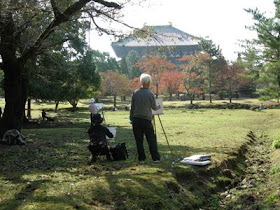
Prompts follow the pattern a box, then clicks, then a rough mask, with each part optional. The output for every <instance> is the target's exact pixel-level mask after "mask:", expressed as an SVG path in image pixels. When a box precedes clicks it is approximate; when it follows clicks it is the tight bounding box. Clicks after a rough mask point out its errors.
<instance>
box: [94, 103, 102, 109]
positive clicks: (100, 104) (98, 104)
mask: <svg viewBox="0 0 280 210" xmlns="http://www.w3.org/2000/svg"><path fill="white" fill-rule="evenodd" d="M95 105H96V106H97V108H98V110H100V109H102V107H103V105H104V104H103V103H95Z"/></svg>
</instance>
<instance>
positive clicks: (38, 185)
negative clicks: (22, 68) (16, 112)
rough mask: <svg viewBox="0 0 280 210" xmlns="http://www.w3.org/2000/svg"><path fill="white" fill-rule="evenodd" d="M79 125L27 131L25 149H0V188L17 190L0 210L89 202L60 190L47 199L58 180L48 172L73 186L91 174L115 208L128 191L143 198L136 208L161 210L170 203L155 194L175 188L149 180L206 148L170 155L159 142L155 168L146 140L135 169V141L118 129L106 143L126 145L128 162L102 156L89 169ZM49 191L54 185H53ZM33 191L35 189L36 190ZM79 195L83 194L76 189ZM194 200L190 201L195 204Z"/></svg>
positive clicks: (176, 149) (181, 148) (177, 148)
mask: <svg viewBox="0 0 280 210" xmlns="http://www.w3.org/2000/svg"><path fill="white" fill-rule="evenodd" d="M83 125H84V124H82V123H81V124H77V126H76V127H74V126H73V127H71V128H69V127H61V128H55V129H54V128H41V129H28V130H24V134H25V136H26V137H27V145H26V146H5V145H0V172H1V175H0V181H1V180H2V183H1V182H0V186H1V188H3V189H6V190H8V189H9V187H8V186H5V182H6V183H10V184H11V186H13V188H14V187H15V186H20V187H19V188H18V189H16V190H15V189H13V191H14V190H15V191H16V192H15V194H14V195H13V196H11V197H12V198H9V199H3V198H2V199H3V200H2V202H1V203H0V205H1V208H0V209H16V208H18V207H20V206H21V205H25V202H26V201H29V202H43V203H47V202H49V203H62V204H65V205H69V206H72V207H73V206H75V205H76V204H75V202H77V200H78V201H79V202H81V203H84V204H85V203H87V204H88V203H91V202H93V198H88V199H86V198H83V194H82V193H80V194H79V195H77V194H75V195H67V192H66V191H65V192H62V193H58V194H57V195H56V196H52V195H48V194H47V193H46V192H44V189H45V188H46V187H44V186H45V185H47V184H48V183H52V184H55V183H56V182H57V181H54V179H56V177H53V174H57V173H62V174H67V176H66V175H65V176H66V177H65V178H63V182H67V180H72V179H73V182H75V181H77V180H76V179H74V178H75V177H79V176H82V177H84V176H85V177H87V178H88V179H90V178H93V177H95V176H102V177H105V179H106V181H107V183H108V184H109V189H110V190H109V191H111V194H113V198H112V199H111V201H110V202H112V201H113V202H114V204H116V205H117V206H119V207H121V206H122V205H123V203H122V202H126V201H125V199H126V197H127V196H128V195H129V193H131V194H133V196H135V197H136V198H138V199H139V200H141V199H144V200H143V201H141V203H142V204H141V205H142V206H141V207H144V208H145V207H147V206H146V205H151V204H152V205H154V206H153V208H156V209H160V208H164V207H165V205H167V204H164V202H165V201H164V199H165V200H170V202H171V198H170V195H169V194H168V193H167V194H165V195H164V199H163V198H161V196H162V195H160V192H162V191H164V190H167V191H174V189H169V188H168V183H169V181H165V183H167V184H166V186H167V188H166V189H162V186H161V185H160V184H159V182H154V180H157V179H159V178H160V177H161V176H162V175H163V174H164V176H167V175H166V173H169V172H170V171H172V164H171V163H172V162H173V161H174V160H176V159H178V158H182V151H190V152H193V153H204V152H209V148H204V149H196V148H189V147H186V146H175V145H170V146H171V148H172V151H173V154H174V155H173V156H171V154H170V148H169V147H168V145H166V144H159V145H158V147H159V150H160V154H161V156H162V163H160V164H154V163H152V161H151V158H150V154H149V150H148V146H147V143H146V141H145V152H146V155H147V165H144V166H138V161H137V154H136V146H135V140H134V137H133V133H132V129H131V127H117V132H118V133H117V136H116V139H115V140H113V141H110V145H114V144H116V143H120V142H125V143H126V145H127V149H128V152H129V158H128V160H126V161H115V162H106V161H105V160H104V159H105V158H103V157H101V158H100V159H99V160H98V162H97V163H96V164H94V165H88V161H89V160H90V152H89V151H88V150H87V145H88V142H89V139H88V135H87V133H86V131H87V127H83ZM210 152H211V151H210ZM138 167H139V168H142V170H138V169H137V168H138ZM187 170H189V169H187ZM45 176H46V177H47V178H45ZM27 177H28V178H27ZM71 177H72V178H71ZM73 177H74V178H73ZM132 183H133V184H132ZM134 185H135V186H134ZM133 187H137V190H136V192H134V190H133V189H132V188H133ZM51 188H56V187H55V185H53V186H52V187H51ZM36 190H39V191H38V192H37V191H36ZM139 190H140V191H139ZM81 191H83V190H82V189H81ZM90 191H91V193H90V194H92V195H95V194H96V193H98V192H99V193H100V189H97V188H95V187H94V186H93V188H92V189H90ZM175 191H176V189H175ZM0 192H1V191H0ZM120 192H124V193H123V194H122V193H120ZM103 193H104V192H103ZM143 193H144V195H143ZM172 193H173V192H172ZM0 195H1V194H0ZM147 195H148V197H147ZM189 196H194V195H184V196H183V197H182V198H180V199H179V198H178V199H177V200H176V201H172V202H178V205H179V203H180V202H183V201H182V199H184V198H187V197H189ZM148 198H149V199H148ZM95 199H96V200H98V201H99V202H100V203H104V205H107V204H108V203H107V201H106V199H104V198H100V196H99V197H96V198H95ZM147 199H148V200H147ZM110 202H109V203H110ZM139 202H140V201H139ZM193 202H194V203H195V202H196V201H193ZM127 205H128V206H130V207H131V208H132V207H133V203H130V204H127ZM168 205H169V204H168ZM134 207H135V206H134ZM138 207H139V206H138ZM138 207H137V208H138Z"/></svg>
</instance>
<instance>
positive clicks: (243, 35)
mask: <svg viewBox="0 0 280 210" xmlns="http://www.w3.org/2000/svg"><path fill="white" fill-rule="evenodd" d="M248 8H251V9H256V8H258V9H259V10H260V11H261V12H262V13H265V15H266V16H267V17H272V16H273V14H274V11H275V7H274V4H273V0H146V2H144V3H143V4H142V5H141V6H139V5H134V6H128V7H126V8H124V11H123V13H124V17H123V21H124V22H125V23H127V24H129V25H131V26H133V27H138V28H142V27H143V26H144V25H145V24H146V25H149V26H155V25H169V24H172V26H174V27H175V28H178V29H179V30H181V31H184V32H186V33H189V34H191V35H194V36H198V37H203V38H208V39H211V40H212V41H213V42H214V44H216V45H218V46H220V49H221V50H222V53H223V55H224V56H225V58H226V59H227V60H230V61H234V60H236V58H237V52H238V51H240V50H241V48H240V47H239V43H240V42H239V40H244V39H251V38H253V37H256V33H254V32H251V31H249V30H248V29H246V28H245V26H250V25H252V24H253V20H252V15H251V14H249V13H247V12H246V11H245V10H244V9H248ZM118 27H119V26H118ZM124 30H129V29H128V28H124ZM112 41H116V40H115V38H114V37H112V36H108V35H105V34H103V35H102V36H99V35H98V34H97V33H96V32H95V31H91V32H90V33H89V36H88V42H89V44H90V46H91V48H93V49H95V50H99V51H101V52H108V53H109V54H110V55H111V56H112V57H115V58H116V55H115V53H114V51H113V49H112V47H111V42H112Z"/></svg>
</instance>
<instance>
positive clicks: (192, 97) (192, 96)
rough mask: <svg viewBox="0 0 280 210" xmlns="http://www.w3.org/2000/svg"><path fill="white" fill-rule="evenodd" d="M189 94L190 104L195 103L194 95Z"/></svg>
mask: <svg viewBox="0 0 280 210" xmlns="http://www.w3.org/2000/svg"><path fill="white" fill-rule="evenodd" d="M189 96H190V104H193V99H194V95H193V94H190V95H189Z"/></svg>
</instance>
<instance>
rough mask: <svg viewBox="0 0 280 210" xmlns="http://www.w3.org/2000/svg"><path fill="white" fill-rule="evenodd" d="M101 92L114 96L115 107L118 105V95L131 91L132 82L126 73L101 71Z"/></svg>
mask: <svg viewBox="0 0 280 210" xmlns="http://www.w3.org/2000/svg"><path fill="white" fill-rule="evenodd" d="M101 77H102V80H101V93H102V94H103V95H109V96H114V107H116V105H117V96H124V95H127V94H129V93H131V83H130V81H129V79H128V78H127V76H126V75H124V74H119V73H117V72H113V71H108V72H104V73H101Z"/></svg>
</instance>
